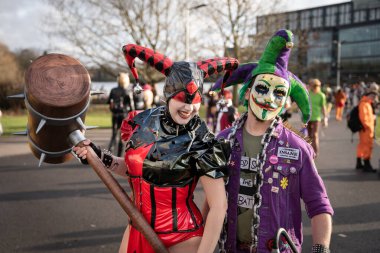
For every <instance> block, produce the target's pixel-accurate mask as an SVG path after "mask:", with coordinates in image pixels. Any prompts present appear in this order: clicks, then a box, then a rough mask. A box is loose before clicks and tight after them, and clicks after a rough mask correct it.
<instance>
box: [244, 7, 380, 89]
mask: <svg viewBox="0 0 380 253" xmlns="http://www.w3.org/2000/svg"><path fill="white" fill-rule="evenodd" d="M256 28H257V34H256V35H255V36H251V39H252V40H253V41H252V42H251V43H253V44H255V45H258V46H259V48H257V49H256V52H258V55H260V54H261V52H262V51H260V50H264V47H265V43H261V41H267V40H268V38H269V37H270V36H271V35H272V33H273V31H276V30H278V29H280V28H286V29H289V30H291V31H292V32H293V33H294V36H295V38H294V40H295V41H294V42H295V47H294V48H293V52H292V54H291V55H292V56H291V59H290V62H289V69H290V70H291V71H292V72H294V73H296V74H297V75H299V76H300V77H301V78H302V79H303V80H308V79H309V78H311V77H318V78H320V79H321V80H322V81H323V83H326V82H328V83H331V84H332V85H336V84H337V83H340V84H342V83H354V82H358V81H363V80H364V81H377V82H379V81H380V1H379V0H353V1H352V2H346V3H340V4H334V5H328V6H321V7H316V8H310V9H304V10H297V11H291V12H285V13H278V14H270V15H265V16H259V17H257V27H256ZM339 48H340V50H339ZM339 62H340V66H341V67H340V68H339V67H338V65H339Z"/></svg>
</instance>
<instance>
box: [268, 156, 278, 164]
mask: <svg viewBox="0 0 380 253" xmlns="http://www.w3.org/2000/svg"><path fill="white" fill-rule="evenodd" d="M269 162H270V163H271V164H277V163H278V157H277V156H276V155H271V156H270V157H269Z"/></svg>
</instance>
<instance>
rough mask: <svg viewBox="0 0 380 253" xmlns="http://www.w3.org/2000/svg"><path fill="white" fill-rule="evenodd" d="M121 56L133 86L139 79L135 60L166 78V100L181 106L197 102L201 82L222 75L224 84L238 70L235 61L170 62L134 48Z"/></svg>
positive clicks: (144, 50)
mask: <svg viewBox="0 0 380 253" xmlns="http://www.w3.org/2000/svg"><path fill="white" fill-rule="evenodd" d="M123 53H124V57H125V60H126V62H127V64H128V66H129V68H130V69H131V72H132V75H133V76H134V78H135V79H136V82H139V78H138V73H137V69H136V66H135V63H134V61H135V58H136V57H138V58H139V59H140V60H142V61H144V62H147V63H148V64H149V65H151V66H152V67H154V68H155V69H157V70H158V71H159V72H161V73H162V74H164V75H165V76H166V80H165V86H164V96H165V98H166V100H169V99H171V98H173V97H175V98H177V99H179V100H181V101H184V102H185V103H199V102H201V98H202V92H203V79H204V78H207V77H208V76H210V75H212V74H214V73H220V72H222V71H226V73H225V75H224V77H223V80H224V81H226V80H227V79H228V77H229V76H230V74H231V73H232V71H234V70H235V69H237V67H238V66H239V62H238V60H236V59H234V58H213V59H208V60H205V61H199V62H196V63H195V62H185V61H179V62H173V61H172V60H170V59H169V58H168V57H166V56H165V55H163V54H161V53H159V52H155V51H153V50H152V49H149V48H146V47H142V46H139V45H135V44H128V45H125V46H123Z"/></svg>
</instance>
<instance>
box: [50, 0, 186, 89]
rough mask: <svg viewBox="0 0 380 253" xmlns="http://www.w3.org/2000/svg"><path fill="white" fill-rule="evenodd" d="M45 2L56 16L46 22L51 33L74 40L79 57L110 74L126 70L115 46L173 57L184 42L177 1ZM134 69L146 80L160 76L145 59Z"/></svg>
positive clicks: (161, 77) (91, 0)
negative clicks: (136, 46) (134, 46)
mask: <svg viewBox="0 0 380 253" xmlns="http://www.w3.org/2000/svg"><path fill="white" fill-rule="evenodd" d="M49 3H50V4H51V5H52V6H53V7H54V8H55V10H56V11H57V12H56V13H57V15H56V16H57V17H58V18H57V19H55V20H53V21H51V22H50V23H51V24H52V25H51V26H50V29H52V30H51V34H52V35H58V36H61V37H62V38H64V39H65V40H66V41H67V42H69V43H70V45H75V46H76V48H77V49H78V50H77V51H76V52H74V53H76V54H81V55H82V56H84V58H83V57H81V59H86V61H87V62H86V63H87V64H89V65H95V66H98V67H100V68H102V69H103V70H104V71H105V72H108V73H109V74H111V75H113V76H115V77H116V75H117V71H124V72H126V69H127V64H126V63H125V61H124V59H123V57H122V52H121V47H122V46H123V45H125V44H127V43H136V44H140V45H143V46H146V47H149V48H152V49H153V50H157V51H159V52H161V53H164V54H166V55H167V56H168V57H170V58H172V59H173V60H174V59H175V58H176V57H177V56H179V55H180V54H179V53H178V52H181V50H179V49H181V47H183V44H184V39H183V34H184V24H183V22H181V20H180V17H181V15H178V13H177V10H182V9H183V5H184V2H183V1H180V2H179V3H177V1H170V0H160V1H157V0H141V1H134V0H109V1H100V0H82V1H75V0H57V1H50V2H49ZM49 18H50V17H49ZM181 36H182V37H181ZM180 41H183V43H178V42H180ZM181 56H182V55H181ZM138 63H139V61H137V64H138ZM139 70H143V71H139V72H140V75H141V76H142V78H143V79H144V80H145V81H147V82H150V83H154V82H157V81H159V80H161V79H163V76H162V75H161V74H159V73H158V72H157V71H155V70H153V69H152V68H151V67H150V66H147V64H143V66H141V67H139Z"/></svg>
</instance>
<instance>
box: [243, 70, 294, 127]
mask: <svg viewBox="0 0 380 253" xmlns="http://www.w3.org/2000/svg"><path fill="white" fill-rule="evenodd" d="M288 93H289V82H288V81H287V80H285V79H284V78H281V77H278V76H275V75H273V74H260V75H257V76H256V79H255V82H254V83H253V85H252V88H251V92H250V94H249V107H250V108H251V110H252V112H253V113H254V114H255V115H256V117H258V118H259V119H261V120H271V119H273V118H274V117H276V116H277V115H278V114H279V113H280V111H281V109H282V107H283V106H284V105H285V102H286V98H287V97H288Z"/></svg>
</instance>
